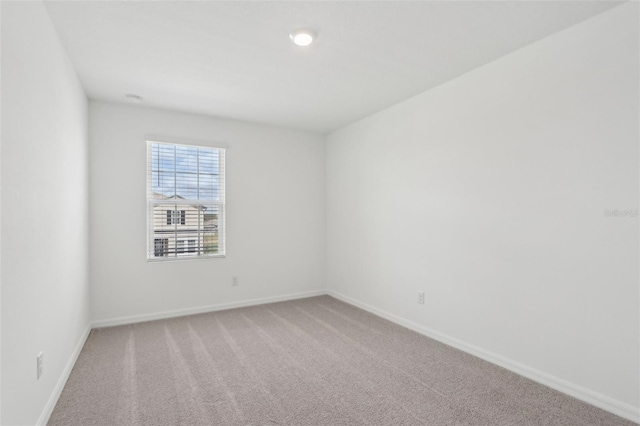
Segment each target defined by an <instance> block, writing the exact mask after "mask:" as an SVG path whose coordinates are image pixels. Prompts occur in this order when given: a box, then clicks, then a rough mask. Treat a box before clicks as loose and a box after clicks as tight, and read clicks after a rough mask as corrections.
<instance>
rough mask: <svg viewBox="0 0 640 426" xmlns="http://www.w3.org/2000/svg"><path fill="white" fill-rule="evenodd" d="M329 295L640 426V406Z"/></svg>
mask: <svg viewBox="0 0 640 426" xmlns="http://www.w3.org/2000/svg"><path fill="white" fill-rule="evenodd" d="M327 294H328V295H330V296H332V297H335V298H336V299H339V300H342V301H343V302H345V303H348V304H350V305H353V306H356V307H358V308H361V309H364V310H365V311H368V312H371V313H372V314H374V315H377V316H379V317H382V318H385V319H387V320H389V321H391V322H394V323H396V324H399V325H401V326H403V327H406V328H408V329H410V330H413V331H415V332H417V333H420V334H423V335H425V336H427V337H430V338H432V339H434V340H437V341H439V342H442V343H444V344H446V345H449V346H453V347H454V348H456V349H460V350H461V351H464V352H467V353H470V354H472V355H475V356H477V357H478V358H482V359H484V360H485V361H488V362H490V363H492V364H496V365H499V366H500V367H503V368H506V369H507V370H510V371H513V372H514V373H516V374H519V375H521V376H524V377H527V378H529V379H531V380H533V381H535V382H538V383H541V384H543V385H545V386H548V387H550V388H552V389H555V390H557V391H560V392H562V393H565V394H567V395H570V396H572V397H574V398H577V399H579V400H581V401H584V402H586V403H588V404H591V405H594V406H596V407H598V408H602V409H603V410H606V411H608V412H610V413H613V414H615V415H617V416H620V417H623V418H625V419H627V420H631V421H633V422H636V423H640V409H638V408H637V407H634V406H632V405H629V404H626V403H624V402H620V401H618V400H615V399H613V398H610V397H608V396H606V395H603V394H601V393H598V392H594V391H592V390H589V389H587V388H584V387H582V386H579V385H576V384H575V383H571V382H568V381H566V380H564V379H561V378H559V377H555V376H553V375H551V374H547V373H544V372H542V371H539V370H536V369H534V368H532V367H529V366H527V365H524V364H521V363H519V362H516V361H513V360H511V359H508V358H505V357H503V356H500V355H497V354H495V353H492V352H489V351H487V350H485V349H482V348H479V347H477V346H474V345H471V344H469V343H466V342H463V341H461V340H458V339H456V338H454V337H451V336H448V335H446V334H443V333H440V332H438V331H435V330H433V329H430V328H428V327H425V326H423V325H420V324H417V323H415V322H413V321H409V320H407V319H404V318H402V317H399V316H397V315H394V314H391V313H389V312H386V311H384V310H382V309H379V308H376V307H374V306H371V305H368V304H366V303H363V302H360V301H358V300H355V299H352V298H351V297H348V296H345V295H344V294H341V293H338V292H336V291H334V290H327Z"/></svg>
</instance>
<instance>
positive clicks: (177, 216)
mask: <svg viewBox="0 0 640 426" xmlns="http://www.w3.org/2000/svg"><path fill="white" fill-rule="evenodd" d="M185 223H186V211H185V210H167V225H185Z"/></svg>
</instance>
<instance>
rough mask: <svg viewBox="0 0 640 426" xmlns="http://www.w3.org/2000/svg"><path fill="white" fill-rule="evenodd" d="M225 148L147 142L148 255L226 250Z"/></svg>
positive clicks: (162, 257) (189, 254) (201, 254)
mask: <svg viewBox="0 0 640 426" xmlns="http://www.w3.org/2000/svg"><path fill="white" fill-rule="evenodd" d="M224 160H225V150H224V149H222V148H209V147H204V146H192V145H178V144H169V143H164V142H155V141H148V142H147V213H148V214H147V218H148V219H147V222H148V227H147V239H148V242H149V243H148V247H149V248H148V250H147V258H148V259H149V260H171V259H174V260H175V259H184V258H185V257H186V258H189V257H222V256H224V255H225V245H224V240H225V238H224V237H225V235H224V234H225V232H224V231H225V226H224V211H225V184H224V172H225V162H224Z"/></svg>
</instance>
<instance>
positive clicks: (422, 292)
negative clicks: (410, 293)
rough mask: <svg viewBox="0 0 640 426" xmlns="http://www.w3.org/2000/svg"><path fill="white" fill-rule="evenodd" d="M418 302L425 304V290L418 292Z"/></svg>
mask: <svg viewBox="0 0 640 426" xmlns="http://www.w3.org/2000/svg"><path fill="white" fill-rule="evenodd" d="M418 303H419V304H421V305H424V291H419V292H418Z"/></svg>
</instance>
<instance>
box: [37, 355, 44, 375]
mask: <svg viewBox="0 0 640 426" xmlns="http://www.w3.org/2000/svg"><path fill="white" fill-rule="evenodd" d="M37 365H38V373H37V379H38V380H40V377H41V376H42V373H43V372H44V355H43V353H42V352H40V353H39V354H38V358H37Z"/></svg>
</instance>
